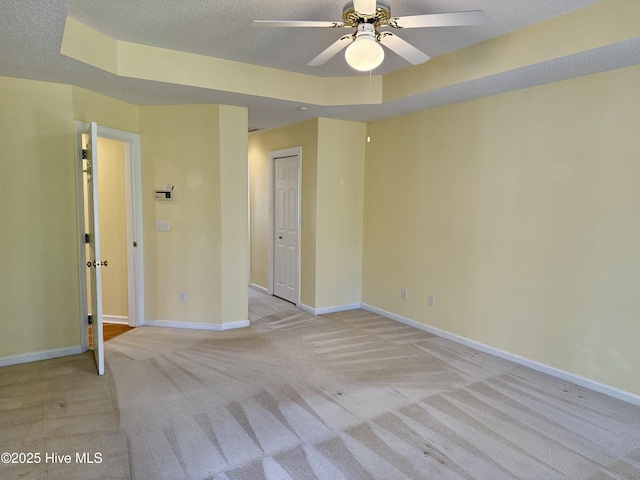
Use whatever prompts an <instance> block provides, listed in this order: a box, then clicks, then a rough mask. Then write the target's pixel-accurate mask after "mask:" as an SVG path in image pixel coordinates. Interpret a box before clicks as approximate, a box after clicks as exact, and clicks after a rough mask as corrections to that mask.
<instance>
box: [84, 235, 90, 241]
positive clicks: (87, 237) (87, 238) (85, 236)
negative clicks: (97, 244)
mask: <svg viewBox="0 0 640 480" xmlns="http://www.w3.org/2000/svg"><path fill="white" fill-rule="evenodd" d="M84 243H91V235H89V234H88V233H85V234H84Z"/></svg>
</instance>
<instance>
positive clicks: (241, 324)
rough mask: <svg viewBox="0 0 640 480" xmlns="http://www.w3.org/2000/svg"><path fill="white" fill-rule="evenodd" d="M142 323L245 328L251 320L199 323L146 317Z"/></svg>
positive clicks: (145, 324)
mask: <svg viewBox="0 0 640 480" xmlns="http://www.w3.org/2000/svg"><path fill="white" fill-rule="evenodd" d="M142 325H144V326H148V327H166V328H186V329H188V330H215V331H221V330H233V329H235V328H244V327H248V326H250V325H251V322H249V320H238V321H236V322H227V323H198V322H179V321H175V320H148V319H145V320H144V322H142Z"/></svg>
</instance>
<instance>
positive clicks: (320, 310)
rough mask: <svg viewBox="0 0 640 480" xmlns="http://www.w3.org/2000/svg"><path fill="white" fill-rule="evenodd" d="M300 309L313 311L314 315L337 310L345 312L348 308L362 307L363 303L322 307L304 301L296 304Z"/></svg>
mask: <svg viewBox="0 0 640 480" xmlns="http://www.w3.org/2000/svg"><path fill="white" fill-rule="evenodd" d="M296 306H297V307H298V308H299V309H300V310H304V311H305V312H308V313H311V314H313V315H324V314H325V313H336V312H345V311H347V310H356V309H358V308H362V304H360V303H349V304H346V305H336V306H333V307H322V308H313V307H310V306H309V305H305V304H304V303H299V304H298V305H296Z"/></svg>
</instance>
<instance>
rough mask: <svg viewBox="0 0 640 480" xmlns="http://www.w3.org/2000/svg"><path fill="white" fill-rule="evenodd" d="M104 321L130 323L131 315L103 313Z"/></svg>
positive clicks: (120, 323) (121, 323) (119, 323)
mask: <svg viewBox="0 0 640 480" xmlns="http://www.w3.org/2000/svg"><path fill="white" fill-rule="evenodd" d="M102 323H117V324H118V325H129V317H123V316H122V315H104V314H103V315H102Z"/></svg>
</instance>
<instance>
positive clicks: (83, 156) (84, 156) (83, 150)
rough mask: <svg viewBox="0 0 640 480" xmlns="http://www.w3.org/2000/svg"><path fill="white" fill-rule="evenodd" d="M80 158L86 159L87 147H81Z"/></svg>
mask: <svg viewBox="0 0 640 480" xmlns="http://www.w3.org/2000/svg"><path fill="white" fill-rule="evenodd" d="M82 159H83V160H86V159H87V149H86V148H83V149H82Z"/></svg>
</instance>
